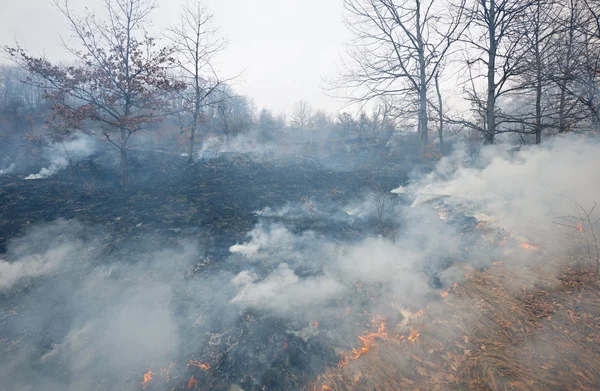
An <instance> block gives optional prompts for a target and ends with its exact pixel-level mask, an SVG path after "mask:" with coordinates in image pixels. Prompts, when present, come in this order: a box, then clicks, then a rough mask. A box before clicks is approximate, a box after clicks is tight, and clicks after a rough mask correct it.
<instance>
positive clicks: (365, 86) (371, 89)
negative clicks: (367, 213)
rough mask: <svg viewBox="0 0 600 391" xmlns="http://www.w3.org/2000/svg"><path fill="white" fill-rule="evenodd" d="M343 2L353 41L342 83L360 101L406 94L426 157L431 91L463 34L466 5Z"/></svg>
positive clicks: (431, 0)
mask: <svg viewBox="0 0 600 391" xmlns="http://www.w3.org/2000/svg"><path fill="white" fill-rule="evenodd" d="M461 1H462V0H461ZM344 6H345V9H346V11H347V14H348V17H347V18H346V24H347V26H348V28H349V29H350V31H351V32H352V33H353V35H354V40H353V41H352V42H351V47H350V50H349V54H350V58H351V61H350V64H346V65H345V67H344V70H343V75H342V81H341V83H339V84H340V85H341V86H343V87H345V88H349V89H350V95H351V96H353V99H354V100H358V101H362V102H364V101H368V100H371V99H373V98H376V97H380V96H386V95H388V96H389V95H391V96H401V97H403V98H404V100H405V102H406V104H407V108H408V110H412V109H411V108H410V107H411V106H412V107H415V108H416V113H417V118H418V121H417V122H418V131H419V132H420V135H421V152H422V155H425V148H426V146H427V144H428V141H427V140H428V114H427V107H428V89H429V87H430V86H431V84H432V83H433V80H434V77H435V75H436V74H437V73H438V72H439V70H440V69H439V68H440V64H442V61H443V59H444V57H445V56H446V54H447V53H448V51H449V50H450V47H451V45H452V44H453V43H454V42H455V41H456V40H457V39H458V37H459V36H460V35H461V33H462V30H463V28H464V27H461V26H462V25H461V23H460V22H461V15H462V13H463V12H464V10H465V9H466V8H465V6H464V3H461V6H459V7H455V8H444V4H443V3H442V2H441V1H439V0H438V1H436V0H344Z"/></svg>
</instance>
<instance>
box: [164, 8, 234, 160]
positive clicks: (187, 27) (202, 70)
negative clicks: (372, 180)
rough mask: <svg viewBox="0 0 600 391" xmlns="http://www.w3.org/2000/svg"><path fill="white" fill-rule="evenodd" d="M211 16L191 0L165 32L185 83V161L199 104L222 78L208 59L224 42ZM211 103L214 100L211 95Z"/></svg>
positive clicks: (201, 105)
mask: <svg viewBox="0 0 600 391" xmlns="http://www.w3.org/2000/svg"><path fill="white" fill-rule="evenodd" d="M212 20H213V14H212V13H210V12H209V11H208V9H207V8H206V7H205V6H203V5H202V4H201V2H200V0H195V2H194V3H191V4H190V3H188V4H186V5H185V6H184V7H183V9H182V12H181V23H180V25H178V26H177V27H171V28H170V29H169V30H168V34H167V36H168V38H169V39H170V40H171V42H173V44H174V46H175V51H176V52H175V54H176V55H175V57H174V62H175V64H176V65H177V68H178V69H179V71H180V72H179V74H180V77H179V78H178V79H179V80H180V81H181V82H182V83H183V84H184V85H185V86H186V88H185V89H184V90H182V92H181V100H182V105H181V108H182V110H183V111H184V112H185V113H186V114H188V116H189V117H190V124H189V132H190V138H189V144H188V164H191V163H192V162H193V160H194V143H195V139H196V131H197V129H198V125H199V122H200V121H201V120H202V118H201V117H203V114H204V113H203V112H202V111H203V108H204V106H205V105H206V103H207V102H208V101H209V99H208V98H209V97H210V96H211V94H213V92H214V91H215V90H216V89H217V88H219V86H220V85H221V84H222V82H223V81H222V80H220V79H219V77H218V76H217V73H216V72H215V70H214V69H213V66H212V64H211V61H212V59H213V57H214V56H215V55H216V54H217V53H218V52H220V51H221V50H223V49H224V48H225V46H226V42H225V41H224V40H223V39H222V38H220V37H219V36H218V30H217V29H215V28H214V27H213V26H212ZM223 99H225V97H223ZM211 103H215V102H214V99H213V100H212V102H211Z"/></svg>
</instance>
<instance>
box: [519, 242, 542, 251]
mask: <svg viewBox="0 0 600 391" xmlns="http://www.w3.org/2000/svg"><path fill="white" fill-rule="evenodd" d="M519 247H521V248H524V249H526V250H537V249H539V248H540V246H537V245H535V244H531V243H527V242H523V243H521V244H519Z"/></svg>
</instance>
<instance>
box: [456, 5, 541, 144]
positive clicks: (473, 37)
mask: <svg viewBox="0 0 600 391" xmlns="http://www.w3.org/2000/svg"><path fill="white" fill-rule="evenodd" d="M536 1H538V0H473V1H472V2H471V3H470V4H469V5H468V8H467V9H466V11H465V13H464V15H465V18H466V21H465V23H466V24H467V25H468V33H467V34H465V35H464V38H463V39H462V40H463V42H465V43H466V44H467V48H466V51H465V53H467V55H469V58H468V59H467V67H466V71H467V78H466V81H465V85H466V87H465V92H466V93H467V97H468V99H469V101H471V104H472V108H473V110H474V111H475V113H476V114H477V115H478V116H479V117H480V119H481V120H482V121H481V122H479V121H462V124H463V125H465V126H466V127H468V128H470V129H472V130H476V131H477V132H479V133H480V134H482V135H483V140H484V143H486V144H493V143H494V139H495V136H496V134H498V133H501V132H502V130H501V127H500V125H502V124H503V123H505V122H511V121H512V119H510V118H508V119H505V118H503V117H502V115H501V114H502V113H501V112H500V109H499V105H498V103H499V100H500V99H501V98H502V97H503V96H505V95H507V94H509V93H513V92H515V91H517V90H519V89H522V86H520V85H517V84H516V83H512V81H513V80H514V79H515V77H516V76H518V75H519V74H521V73H522V72H523V64H524V62H523V58H524V56H525V54H526V50H523V40H524V37H525V34H526V31H524V29H523V23H522V21H523V18H524V15H525V11H526V10H527V9H528V8H529V7H531V6H532V4H534V3H535V2H536ZM461 6H464V5H461ZM482 84H483V85H482ZM481 87H483V88H481ZM482 89H483V93H482V92H481V90H482ZM506 131H512V129H508V130H506Z"/></svg>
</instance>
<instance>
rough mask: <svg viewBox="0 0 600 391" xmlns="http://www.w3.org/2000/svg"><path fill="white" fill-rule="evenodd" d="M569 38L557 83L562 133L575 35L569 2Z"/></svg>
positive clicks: (561, 130) (573, 10)
mask: <svg viewBox="0 0 600 391" xmlns="http://www.w3.org/2000/svg"><path fill="white" fill-rule="evenodd" d="M568 27H569V39H568V41H567V52H566V54H565V73H564V75H562V76H561V79H562V80H560V81H559V83H558V87H559V88H560V101H559V104H558V132H559V133H563V132H566V131H567V118H566V117H567V113H566V108H567V84H568V83H569V79H570V77H571V55H572V51H573V41H574V36H575V9H574V6H573V4H571V17H570V19H569V26H568Z"/></svg>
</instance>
